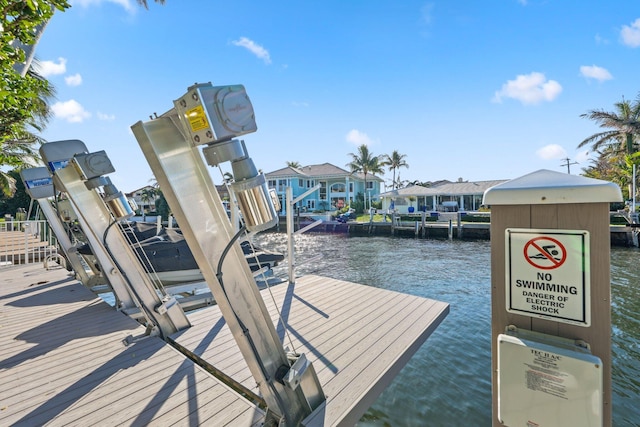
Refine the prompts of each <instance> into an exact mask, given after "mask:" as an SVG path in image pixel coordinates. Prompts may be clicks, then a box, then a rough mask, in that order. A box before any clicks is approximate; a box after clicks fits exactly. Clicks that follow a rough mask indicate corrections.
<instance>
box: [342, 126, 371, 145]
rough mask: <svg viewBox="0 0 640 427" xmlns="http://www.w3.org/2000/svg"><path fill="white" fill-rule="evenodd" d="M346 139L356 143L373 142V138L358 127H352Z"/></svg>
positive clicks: (369, 143) (368, 143) (365, 143)
mask: <svg viewBox="0 0 640 427" xmlns="http://www.w3.org/2000/svg"><path fill="white" fill-rule="evenodd" d="M345 139H346V140H347V142H350V143H352V144H354V145H362V144H364V145H371V143H372V142H373V141H372V140H371V138H369V135H367V134H366V133H364V132H360V131H359V130H357V129H351V130H350V131H349V132H348V133H347V134H346V135H345Z"/></svg>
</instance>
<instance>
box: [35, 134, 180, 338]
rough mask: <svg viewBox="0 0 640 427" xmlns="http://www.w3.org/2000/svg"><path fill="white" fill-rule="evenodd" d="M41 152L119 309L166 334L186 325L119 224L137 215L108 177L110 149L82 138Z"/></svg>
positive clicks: (45, 147)
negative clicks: (95, 147)
mask: <svg viewBox="0 0 640 427" xmlns="http://www.w3.org/2000/svg"><path fill="white" fill-rule="evenodd" d="M40 155H41V156H42V158H43V160H44V161H45V162H46V163H47V165H49V168H50V171H51V173H52V174H53V179H54V184H55V185H56V187H59V188H60V190H61V191H64V192H65V193H66V194H67V196H68V198H69V200H70V201H71V204H72V206H73V210H74V212H75V214H76V216H77V217H78V222H79V223H80V226H81V228H82V231H83V232H84V234H85V236H86V237H87V239H88V241H89V245H90V246H91V250H92V252H93V254H94V255H95V256H96V258H97V259H98V261H99V264H100V266H101V267H102V269H103V272H104V274H105V275H106V276H107V278H108V280H109V283H110V284H111V286H112V288H113V291H114V295H115V296H116V299H117V300H118V305H119V307H118V309H120V310H122V311H123V312H125V313H126V314H128V315H130V316H132V317H134V318H137V319H138V320H139V321H141V322H142V323H145V324H146V325H147V327H148V333H150V334H160V335H161V336H162V337H163V338H166V337H168V336H169V335H171V334H173V333H175V332H177V331H180V330H183V329H185V328H188V327H189V326H190V324H189V321H188V319H187V317H186V315H185V314H184V312H183V311H182V309H181V308H180V305H179V304H178V303H177V301H176V299H175V297H173V296H171V295H168V294H166V293H165V292H163V290H162V289H158V288H156V287H155V286H154V284H153V281H152V280H151V278H150V277H149V276H148V274H147V271H146V270H145V269H144V268H143V266H142V263H141V262H140V260H139V259H138V257H137V255H136V254H135V252H134V251H133V249H132V248H131V246H130V242H129V241H128V240H127V238H126V237H125V236H124V234H123V233H122V231H121V229H120V227H118V226H116V225H118V224H119V223H120V222H121V221H124V220H126V219H128V218H130V217H131V216H133V210H132V209H131V206H130V205H129V202H128V200H127V198H126V197H125V196H124V194H122V192H120V191H118V189H117V188H116V186H115V185H114V184H113V183H112V182H111V180H110V179H109V177H107V176H105V175H107V174H109V173H112V172H114V171H115V169H114V167H113V165H112V164H111V160H109V158H108V157H107V155H106V153H105V152H104V151H98V152H95V153H88V152H87V150H86V146H84V143H83V142H82V141H78V140H69V141H57V142H49V143H46V144H43V145H42V146H41V147H40ZM100 189H101V190H102V192H100V191H99V190H100ZM136 310H137V311H139V312H140V313H139V314H137V313H136ZM143 320H144V321H143Z"/></svg>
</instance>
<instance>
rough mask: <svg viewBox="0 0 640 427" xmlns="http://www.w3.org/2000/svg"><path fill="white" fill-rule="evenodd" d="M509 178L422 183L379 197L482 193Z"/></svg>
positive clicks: (388, 192)
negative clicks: (428, 185)
mask: <svg viewBox="0 0 640 427" xmlns="http://www.w3.org/2000/svg"><path fill="white" fill-rule="evenodd" d="M506 181H507V180H505V179H501V180H492V181H472V182H446V183H443V184H440V185H436V186H433V187H423V186H421V185H410V186H408V187H404V188H400V189H397V190H392V191H387V192H386V193H382V194H380V196H379V197H386V198H393V197H409V196H417V197H424V196H467V195H482V194H484V192H485V191H486V190H488V189H489V188H491V187H493V186H495V185H498V184H502V183H503V182H506Z"/></svg>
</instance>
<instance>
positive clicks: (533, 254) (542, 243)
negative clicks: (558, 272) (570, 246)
mask: <svg viewBox="0 0 640 427" xmlns="http://www.w3.org/2000/svg"><path fill="white" fill-rule="evenodd" d="M524 258H525V259H526V260H527V262H528V263H529V264H531V265H532V266H534V267H535V268H539V269H541V270H553V269H554V268H558V267H560V266H561V265H562V264H564V262H565V261H566V260H567V250H566V249H565V248H564V246H563V245H562V243H560V242H559V241H558V240H556V239H553V238H551V237H547V236H540V237H536V238H534V239H531V240H529V241H528V242H527V244H526V245H524Z"/></svg>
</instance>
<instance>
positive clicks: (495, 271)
mask: <svg viewBox="0 0 640 427" xmlns="http://www.w3.org/2000/svg"><path fill="white" fill-rule="evenodd" d="M618 201H622V195H621V192H620V188H619V187H618V186H616V185H615V184H612V183H610V182H606V181H600V180H595V179H591V178H584V177H580V176H575V175H568V174H563V173H558V172H554V171H548V170H540V171H537V172H533V173H531V174H528V175H525V176H523V177H521V178H517V179H514V180H511V181H508V182H506V183H503V184H500V185H498V186H495V187H492V188H490V189H489V190H487V191H486V192H485V195H484V200H483V204H485V205H490V206H491V319H492V321H491V323H492V327H491V330H492V331H491V355H492V357H491V365H492V366H491V367H492V396H493V397H492V400H493V426H494V427H495V426H503V425H508V424H503V423H502V422H501V420H500V418H499V409H498V396H499V390H498V388H499V386H498V378H499V377H498V371H499V369H500V366H499V364H498V360H497V358H498V354H497V353H498V336H499V335H500V334H505V329H506V328H507V327H508V326H510V325H512V326H515V328H517V329H518V330H525V331H533V332H534V333H541V334H545V336H553V337H559V338H560V339H567V340H582V341H584V342H586V343H588V344H589V346H590V349H591V354H592V355H593V356H596V357H597V358H599V359H600V360H601V361H602V402H603V404H602V425H603V426H605V427H610V426H611V423H612V409H611V309H610V308H611V300H610V288H611V286H610V230H609V203H610V202H618ZM513 229H517V230H523V231H525V232H526V230H532V233H533V234H532V235H535V233H536V230H541V234H542V236H544V234H545V233H544V230H566V231H568V232H569V233H570V232H571V231H574V230H575V231H576V232H581V233H583V234H585V235H588V236H589V240H588V242H590V244H589V247H588V248H586V249H587V251H586V254H587V255H586V256H585V264H583V265H586V266H587V267H586V273H585V272H582V273H581V272H577V273H580V274H583V276H585V277H586V278H585V281H587V280H589V281H590V292H589V291H588V290H587V291H586V293H589V294H590V295H587V296H586V301H590V302H588V303H586V304H585V308H584V310H585V312H587V313H588V314H590V322H585V324H580V322H579V321H578V322H575V321H574V322H571V321H569V322H567V321H566V319H565V318H563V319H560V316H558V319H557V320H554V319H553V316H548V315H540V313H535V312H533V313H526V314H518V313H515V312H514V311H513V310H507V306H508V304H511V302H510V301H512V300H513V299H510V301H507V295H508V294H509V292H511V290H513V289H516V288H514V287H513V282H512V276H511V275H509V277H507V276H508V274H507V272H508V271H510V270H509V268H510V267H509V265H506V263H507V262H508V261H509V260H508V259H507V258H510V257H511V255H510V254H514V253H515V254H516V255H515V256H519V255H520V256H522V257H523V258H529V260H526V262H528V263H530V264H531V265H532V266H533V267H532V268H534V269H535V267H536V265H535V262H536V261H535V260H534V259H533V258H534V257H533V256H527V247H528V246H526V245H529V243H530V242H532V241H533V240H535V238H533V239H531V240H530V241H529V242H527V244H526V245H525V249H524V253H523V251H522V250H519V251H517V252H510V246H509V245H511V241H510V240H508V239H507V238H506V234H507V230H513ZM585 232H586V233H585ZM550 234H553V233H550ZM560 234H561V233H560ZM537 239H544V237H537ZM525 241H526V240H525ZM540 242H543V241H542V240H540ZM533 243H534V244H537V243H536V242H533ZM547 243H552V244H553V241H551V242H549V241H547ZM508 246H509V247H508ZM543 246H544V245H543V244H542V243H540V244H539V245H538V246H537V247H543ZM560 246H562V245H560ZM565 254H566V251H565ZM542 255H544V254H542ZM546 256H548V255H546ZM554 259H555V258H551V257H549V258H548V259H545V258H544V257H543V258H542V260H543V261H541V262H549V263H550V267H549V266H547V267H540V268H545V269H549V270H548V272H549V273H544V272H543V273H541V274H542V275H543V276H544V274H548V275H549V277H551V273H550V272H554V271H556V270H553V269H554V268H556V266H555V264H553V263H554V262H555V263H557V265H558V266H559V265H560V261H554ZM523 262H524V261H523ZM562 262H564V259H563V260H562ZM525 265H526V264H525ZM558 270H559V269H558ZM554 274H555V273H554ZM539 277H542V276H539ZM589 281H587V283H589ZM517 289H518V292H520V294H522V292H523V291H521V290H520V288H517ZM549 294H551V293H549ZM509 295H513V294H509ZM589 297H590V298H589ZM550 298H552V299H553V297H550ZM536 307H537V306H536ZM561 313H562V312H561ZM586 323H590V324H589V325H586ZM522 381H523V388H532V386H530V385H529V384H527V383H526V380H525V378H524V377H523V378H522ZM535 393H538V392H537V391H536V392H534V394H535ZM540 393H542V392H540ZM560 405H563V403H560ZM538 410H540V408H538ZM532 425H536V424H535V421H534V423H533V424H532Z"/></svg>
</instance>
